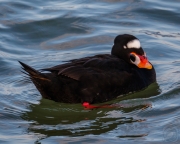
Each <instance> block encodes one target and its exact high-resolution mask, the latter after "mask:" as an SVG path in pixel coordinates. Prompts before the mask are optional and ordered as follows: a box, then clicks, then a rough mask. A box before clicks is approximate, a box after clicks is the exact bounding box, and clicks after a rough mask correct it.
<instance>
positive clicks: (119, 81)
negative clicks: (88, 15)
mask: <svg viewBox="0 0 180 144" xmlns="http://www.w3.org/2000/svg"><path fill="white" fill-rule="evenodd" d="M135 39H137V38H136V37H134V36H132V35H128V34H124V35H119V36H117V37H116V38H115V41H114V45H113V48H112V51H111V54H101V55H95V56H90V57H85V58H80V59H74V60H70V61H68V62H66V63H65V64H62V65H57V66H54V67H51V68H45V69H42V70H43V72H39V71H37V70H35V69H33V68H31V67H30V66H28V65H26V64H24V63H22V62H20V64H21V65H22V66H23V69H24V70H25V71H26V72H27V74H28V75H29V77H30V79H31V80H32V82H33V83H34V85H35V86H36V87H37V89H38V90H39V92H40V93H41V95H42V96H43V97H44V98H47V99H51V100H54V101H56V102H64V103H83V102H88V103H100V102H105V101H108V100H111V99H113V98H116V97H117V96H119V95H123V94H127V93H129V92H134V91H139V90H142V89H144V88H146V87H147V86H148V85H150V84H151V83H153V82H155V81H156V73H155V70H154V68H153V66H152V68H139V67H138V66H137V65H136V64H134V63H132V61H131V59H133V60H136V59H135V58H136V57H135V56H134V58H131V57H132V53H136V54H137V56H139V57H141V56H142V57H144V58H145V59H146V57H145V56H144V54H145V53H144V51H143V49H142V48H141V47H140V48H136V47H135V48H124V46H126V47H127V44H128V43H129V42H132V41H133V40H135ZM137 40H138V39H137ZM137 61H138V60H137Z"/></svg>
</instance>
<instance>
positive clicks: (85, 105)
mask: <svg viewBox="0 0 180 144" xmlns="http://www.w3.org/2000/svg"><path fill="white" fill-rule="evenodd" d="M82 105H83V106H84V108H86V109H94V108H115V107H116V106H112V105H101V106H95V105H90V104H89V103H88V102H84V103H83V104H82Z"/></svg>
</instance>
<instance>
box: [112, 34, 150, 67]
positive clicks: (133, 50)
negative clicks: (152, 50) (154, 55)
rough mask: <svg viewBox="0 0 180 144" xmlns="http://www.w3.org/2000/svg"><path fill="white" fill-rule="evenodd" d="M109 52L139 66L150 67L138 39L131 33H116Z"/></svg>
mask: <svg viewBox="0 0 180 144" xmlns="http://www.w3.org/2000/svg"><path fill="white" fill-rule="evenodd" d="M111 54H112V55H114V56H117V57H119V58H121V59H123V60H125V61H126V62H128V63H131V64H134V65H136V66H137V67H139V68H146V69H152V65H151V64H150V63H149V61H148V59H147V56H146V53H145V52H144V50H143V49H142V47H141V44H140V41H139V40H138V39H137V38H136V37H135V36H133V35H129V34H123V35H118V36H117V37H116V38H115V39H114V45H113V47H112V51H111Z"/></svg>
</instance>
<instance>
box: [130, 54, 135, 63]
mask: <svg viewBox="0 0 180 144" xmlns="http://www.w3.org/2000/svg"><path fill="white" fill-rule="evenodd" d="M130 60H131V61H133V62H135V60H136V56H135V55H134V54H130Z"/></svg>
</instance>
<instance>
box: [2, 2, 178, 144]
mask: <svg viewBox="0 0 180 144" xmlns="http://www.w3.org/2000/svg"><path fill="white" fill-rule="evenodd" d="M179 28H180V0H172V1H170V0H90V1H85V0H71V1H66V0H61V1H57V0H47V1H43V0H36V1H35V0H31V1H25V0H18V1H13V0H1V1H0V143H3V144H19V143H29V144H32V143H42V144H51V143H53V144H57V143H60V144H61V143H70V144H76V143H84V144H85V143H96V144H109V143H117V144H119V143H179V142H180V119H179V117H180V116H179V115H180V46H179V44H180V31H179ZM123 33H128V34H133V35H135V36H136V37H138V38H139V39H140V40H141V45H142V47H143V48H144V50H145V51H146V53H147V56H148V58H149V60H150V62H151V63H153V65H154V67H155V69H156V72H157V83H158V84H152V85H151V86H149V87H148V88H147V89H145V90H143V91H141V92H137V93H135V94H131V95H128V96H127V97H125V98H118V99H116V100H113V101H111V103H115V104H122V105H124V108H114V109H96V110H91V111H89V110H84V109H83V108H82V106H81V105H80V104H63V103H55V102H53V101H50V100H46V99H42V98H41V95H40V94H39V92H38V91H37V90H36V88H35V87H34V85H33V84H32V83H28V82H27V81H24V80H23V79H24V78H23V74H22V73H21V68H20V65H19V63H18V62H17V61H18V60H20V61H23V62H25V63H27V64H29V65H31V66H33V67H34V68H37V69H40V68H44V67H51V66H54V65H56V64H60V63H63V61H65V60H70V59H73V58H80V57H84V56H90V55H95V54H99V53H109V52H110V49H111V47H112V44H113V39H114V37H115V36H116V35H118V34H123ZM145 105H152V107H147V108H145Z"/></svg>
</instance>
